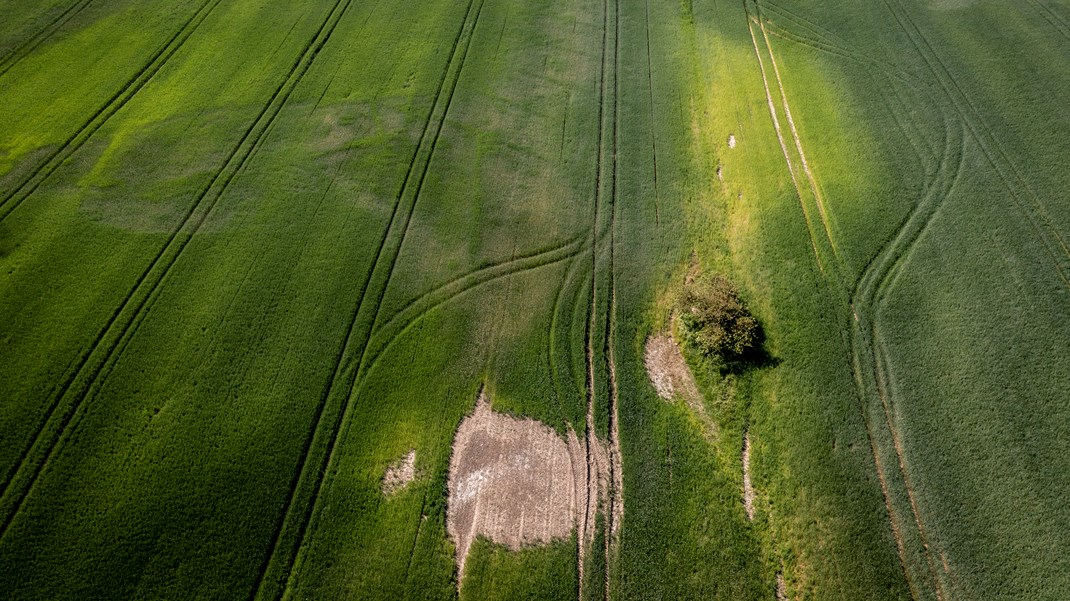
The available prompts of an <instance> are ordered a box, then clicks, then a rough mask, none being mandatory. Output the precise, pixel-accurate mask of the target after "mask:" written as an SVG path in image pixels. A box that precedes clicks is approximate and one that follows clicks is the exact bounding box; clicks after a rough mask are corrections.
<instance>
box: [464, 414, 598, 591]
mask: <svg viewBox="0 0 1070 601" xmlns="http://www.w3.org/2000/svg"><path fill="white" fill-rule="evenodd" d="M593 446H598V445H597V444H596V445H593ZM585 457H586V452H585V450H584V449H583V446H582V444H581V443H580V441H579V439H578V438H577V437H576V435H575V434H574V433H571V432H570V433H569V436H568V442H566V441H565V440H563V439H562V438H561V437H560V436H558V435H557V433H556V432H554V431H553V429H551V428H550V427H548V426H546V425H544V424H542V423H539V422H537V421H535V420H533V419H518V418H514V417H510V416H507V415H503V414H500V413H495V412H494V411H492V410H491V408H490V404H489V403H488V401H487V398H486V395H485V394H483V393H481V394H480V396H479V400H478V401H477V403H476V407H475V410H474V411H473V412H472V414H471V415H469V416H468V417H466V418H464V420H462V421H461V424H460V426H459V427H458V429H457V435H456V437H455V438H454V441H453V454H452V456H451V457H450V468H449V477H448V488H449V498H448V502H447V509H446V529H447V531H448V532H449V535H450V538H452V539H453V541H454V543H455V544H456V545H457V556H456V561H457V567H458V585H459V584H460V580H461V578H462V577H463V575H464V562H465V559H466V557H467V555H468V550H469V549H470V548H471V545H472V541H474V540H475V538H476V537H477V536H485V537H486V538H487V539H489V540H490V541H492V542H495V543H499V544H502V545H505V546H506V547H508V548H510V549H514V550H515V549H519V548H521V547H523V546H524V545H528V544H545V543H549V542H551V541H553V540H555V539H561V538H566V537H568V536H569V533H570V532H571V531H572V526H573V524H575V523H576V522H577V514H578V512H579V511H581V510H583V509H581V508H584V506H585V505H586V500H587V498H588V495H591V494H593V495H595V496H597V495H598V492H597V491H598V484H594V485H593V486H590V485H589V484H588V483H587V476H586V475H587V470H586V459H585ZM577 468H579V471H580V473H577V471H578V470H577ZM592 480H595V481H597V480H598V479H597V478H592ZM588 491H589V492H588ZM592 524H593V516H592Z"/></svg>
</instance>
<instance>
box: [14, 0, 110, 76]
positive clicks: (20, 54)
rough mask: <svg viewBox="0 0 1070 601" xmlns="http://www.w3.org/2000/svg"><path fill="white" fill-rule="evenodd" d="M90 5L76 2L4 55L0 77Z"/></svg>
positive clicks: (85, 1) (89, 1)
mask: <svg viewBox="0 0 1070 601" xmlns="http://www.w3.org/2000/svg"><path fill="white" fill-rule="evenodd" d="M92 3H93V0H76V2H74V3H72V4H71V5H70V6H68V7H67V9H66V10H64V11H63V12H61V13H60V14H59V15H57V16H56V18H55V19H52V21H50V22H49V23H48V24H47V25H45V26H44V27H42V28H41V29H40V30H38V31H37V33H35V34H33V35H32V36H30V37H29V38H28V39H26V41H24V42H23V43H21V44H19V45H18V46H17V47H15V48H14V49H12V50H11V52H9V53H7V54H6V55H4V57H3V58H0V77H3V76H4V74H6V73H7V72H8V71H10V70H11V68H12V67H14V66H15V65H17V64H19V62H20V61H22V59H24V58H26V57H27V56H29V54H30V53H31V52H33V51H34V50H36V49H37V47H38V46H40V45H41V44H43V43H44V41H45V40H47V39H48V38H50V37H52V35H53V34H54V33H56V31H57V30H59V29H60V28H61V27H63V25H64V24H66V23H67V21H70V20H71V19H73V18H74V17H76V16H78V14H79V13H81V12H82V11H83V10H85V9H86V7H87V6H89V5H90V4H92Z"/></svg>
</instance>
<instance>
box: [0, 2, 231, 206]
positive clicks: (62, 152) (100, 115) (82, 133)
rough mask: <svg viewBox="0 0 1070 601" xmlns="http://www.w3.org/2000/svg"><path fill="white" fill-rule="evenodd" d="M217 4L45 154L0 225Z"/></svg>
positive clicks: (11, 197)
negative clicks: (52, 149) (61, 141)
mask: <svg viewBox="0 0 1070 601" xmlns="http://www.w3.org/2000/svg"><path fill="white" fill-rule="evenodd" d="M220 2H221V0H205V2H204V3H203V4H201V6H200V8H198V9H197V11H196V12H195V13H193V16H191V17H190V18H189V19H188V20H187V21H186V22H185V23H183V24H182V26H181V27H179V28H178V30H177V31H175V33H174V34H172V35H171V37H170V38H168V39H167V41H166V42H165V43H164V44H163V45H162V46H160V47H159V48H158V49H157V50H156V52H154V53H153V54H152V56H151V57H149V60H148V62H147V63H145V65H144V66H143V67H142V68H141V69H140V70H138V72H137V73H135V74H134V75H133V76H132V77H131V78H130V79H128V80H127V81H126V83H125V84H123V86H122V87H121V88H120V89H119V91H117V92H116V93H115V94H113V95H112V96H111V98H109V99H108V100H107V102H105V103H104V105H103V106H101V107H100V108H98V109H97V110H96V111H95V112H94V113H93V114H92V115H91V116H90V117H89V119H87V120H86V121H85V122H84V123H83V124H82V125H81V126H80V127H79V128H78V129H77V130H76V131H75V132H74V133H73V134H71V135H70V136H69V137H68V138H67V139H66V140H64V141H63V143H62V144H60V145H59V147H58V148H56V149H55V150H54V151H52V152H51V153H49V154H48V155H47V156H46V157H45V158H44V160H42V161H41V162H40V163H39V164H38V165H37V166H36V167H34V168H32V169H31V170H30V171H29V172H28V173H27V174H26V176H24V177H23V178H22V179H21V180H20V181H19V182H18V183H17V184H16V185H15V187H14V188H13V189H12V190H11V191H10V192H8V193H7V194H5V195H4V197H3V199H0V223H3V221H4V220H5V219H7V217H8V216H9V215H11V213H12V212H13V211H14V210H15V209H17V208H18V207H19V206H20V205H21V204H22V203H23V202H24V201H25V200H26V199H27V198H29V197H30V195H31V194H33V193H34V191H36V190H37V188H38V187H40V186H41V184H42V183H44V182H45V180H47V179H48V178H49V176H51V175H52V174H53V173H54V172H55V171H56V170H57V169H59V168H60V166H61V165H63V164H64V163H65V162H66V161H67V159H69V158H70V157H71V156H72V155H73V154H74V153H75V152H76V151H77V150H78V149H79V148H81V147H82V145H83V144H85V143H86V142H87V141H88V140H89V138H90V137H92V136H93V134H95V133H96V132H97V130H99V129H100V128H101V127H102V126H103V125H104V124H105V123H107V122H108V120H109V119H111V118H112V116H113V115H115V113H117V112H119V110H120V109H122V108H123V107H124V106H126V103H127V102H129V101H130V99H131V98H133V97H134V96H136V95H137V93H138V92H140V91H141V89H142V88H144V87H145V85H146V84H148V83H149V81H151V80H152V78H153V77H154V76H155V75H156V73H158V72H159V71H160V69H162V68H163V66H164V65H165V64H167V62H168V61H169V60H170V59H171V57H172V56H174V55H175V53H176V52H178V51H179V50H180V49H181V48H182V47H183V46H184V45H185V43H186V41H187V40H188V39H189V38H190V36H192V35H193V34H194V33H195V32H196V31H197V28H198V27H200V25H201V23H203V22H204V20H205V19H206V18H208V15H209V14H210V13H211V12H212V11H213V10H215V8H216V6H218V5H219V3H220Z"/></svg>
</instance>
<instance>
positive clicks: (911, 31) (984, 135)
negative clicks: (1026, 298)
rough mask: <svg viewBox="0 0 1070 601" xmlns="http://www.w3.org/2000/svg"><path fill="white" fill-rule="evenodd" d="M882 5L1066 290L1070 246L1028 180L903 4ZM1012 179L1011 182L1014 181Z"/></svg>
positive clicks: (889, 1)
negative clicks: (1013, 205)
mask: <svg viewBox="0 0 1070 601" xmlns="http://www.w3.org/2000/svg"><path fill="white" fill-rule="evenodd" d="M882 2H883V4H884V6H885V7H886V9H887V10H888V12H889V13H890V14H891V16H892V18H893V19H894V20H895V22H896V23H897V24H898V25H899V27H900V29H901V30H902V31H903V33H904V35H906V36H907V38H908V39H909V40H910V42H911V44H912V45H913V46H914V49H915V50H916V51H917V53H918V56H920V57H921V58H922V60H923V61H924V62H925V64H926V67H927V68H928V70H929V71H930V72H931V73H932V75H933V77H934V79H936V80H937V83H938V84H939V85H940V88H941V89H942V90H943V92H944V94H945V95H946V97H947V99H948V100H949V101H950V102H951V104H952V106H953V108H954V109H955V111H956V113H957V114H958V116H959V118H960V119H961V120H962V123H963V125H964V126H965V127H966V128H967V130H968V132H969V134H970V138H971V139H972V140H973V141H975V142H976V143H977V146H978V148H979V150H980V151H981V152H982V154H983V155H984V157H985V160H986V161H987V162H988V164H989V165H990V166H991V167H992V169H993V170H994V172H995V173H996V175H997V177H999V179H1000V181H1001V183H1002V184H1003V186H1004V187H1005V188H1006V190H1007V191H1008V193H1009V194H1010V196H1011V198H1012V199H1013V201H1014V204H1015V206H1016V207H1017V208H1018V210H1019V212H1020V213H1021V214H1022V216H1023V217H1025V218H1026V220H1027V221H1029V224H1030V226H1031V227H1032V228H1033V231H1034V233H1035V235H1036V237H1037V239H1038V240H1039V241H1040V242H1041V244H1042V245H1043V246H1044V249H1045V252H1046V253H1047V254H1048V257H1049V258H1050V259H1051V261H1052V263H1053V265H1054V267H1055V270H1056V272H1057V274H1058V275H1059V278H1060V279H1062V281H1063V284H1064V285H1065V286H1066V287H1068V288H1070V263H1068V262H1067V259H1070V247H1068V245H1067V242H1066V240H1065V239H1064V238H1063V236H1062V233H1061V232H1060V231H1059V229H1058V228H1057V227H1056V226H1055V224H1054V222H1053V221H1052V219H1051V217H1050V216H1049V215H1048V214H1047V211H1046V210H1045V209H1044V206H1043V203H1042V202H1041V201H1040V198H1039V196H1038V195H1037V193H1036V192H1035V191H1034V190H1033V188H1032V187H1031V186H1030V185H1029V182H1028V180H1027V179H1026V178H1025V176H1024V175H1023V174H1022V172H1021V170H1020V169H1019V168H1018V166H1017V165H1016V164H1015V163H1014V161H1013V160H1011V158H1010V156H1009V155H1008V154H1007V152H1006V151H1005V150H1004V148H1003V146H1002V144H1000V142H999V138H998V137H997V136H996V135H995V133H994V132H993V131H992V128H991V127H990V126H989V125H988V124H987V123H986V122H985V121H984V119H983V118H982V117H981V115H980V113H979V112H978V111H977V108H976V106H975V105H974V103H973V102H972V101H971V100H970V97H969V95H967V94H966V93H965V92H964V91H963V89H962V87H961V85H960V84H959V83H958V81H957V80H956V79H955V77H954V76H953V75H952V74H951V70H950V69H949V68H948V67H947V65H946V64H945V63H944V61H943V60H942V59H941V58H940V56H939V54H938V53H937V52H936V50H935V49H934V48H933V47H932V44H931V43H930V42H929V40H928V38H926V37H925V34H924V33H922V31H921V29H920V28H919V27H918V25H917V24H916V23H915V22H914V21H913V19H911V17H910V15H909V13H908V12H907V10H906V9H905V8H904V7H903V6H902V3H901V2H899V0H882ZM1012 179H1013V180H1014V181H1013V182H1012ZM1014 183H1017V184H1019V187H1016V186H1014V185H1012V184H1014ZM1020 189H1024V190H1025V191H1026V197H1025V198H1023V197H1022V196H1021V193H1020V192H1019V190H1020Z"/></svg>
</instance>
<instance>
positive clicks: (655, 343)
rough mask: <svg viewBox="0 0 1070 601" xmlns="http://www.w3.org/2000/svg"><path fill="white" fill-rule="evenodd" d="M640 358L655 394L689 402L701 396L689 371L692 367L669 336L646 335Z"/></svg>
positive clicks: (668, 398)
mask: <svg viewBox="0 0 1070 601" xmlns="http://www.w3.org/2000/svg"><path fill="white" fill-rule="evenodd" d="M643 358H644V363H646V373H647V375H648V376H649V377H650V383H651V384H653V385H654V390H655V391H657V393H658V396H660V397H661V398H663V399H665V400H666V401H671V400H673V399H674V398H676V397H680V398H683V399H684V400H686V401H688V402H690V401H691V400H692V399H701V398H702V396H701V395H700V394H699V391H698V386H697V385H696V384H695V377H694V376H693V375H691V369H690V368H689V367H688V366H687V361H685V360H684V355H683V353H681V352H680V347H679V346H677V344H676V341H675V340H673V339H672V336H670V335H668V334H658V335H656V336H651V337H650V338H648V339H647V341H646V352H645V353H644V355H643Z"/></svg>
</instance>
